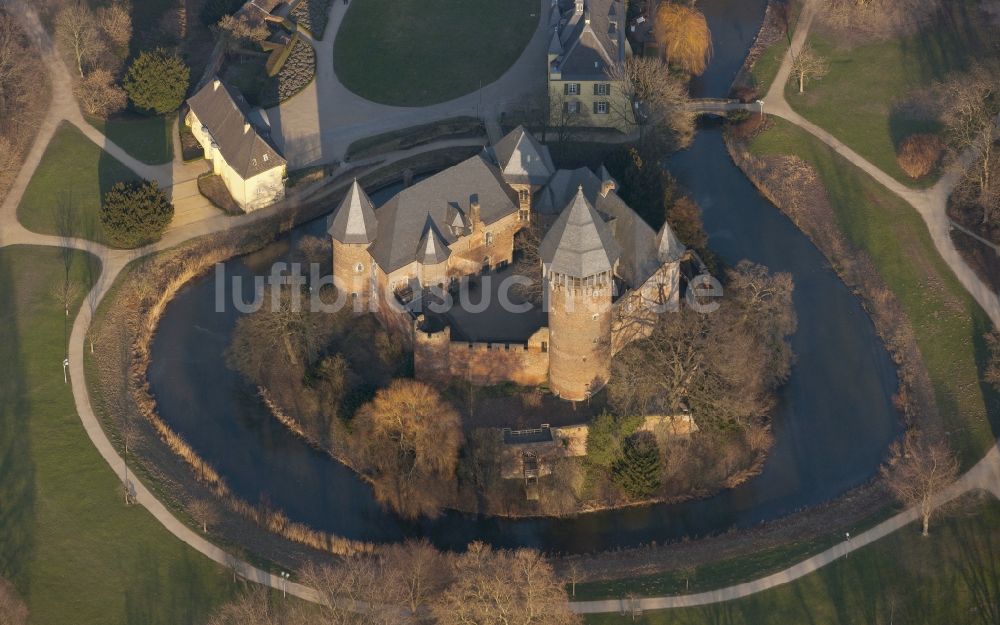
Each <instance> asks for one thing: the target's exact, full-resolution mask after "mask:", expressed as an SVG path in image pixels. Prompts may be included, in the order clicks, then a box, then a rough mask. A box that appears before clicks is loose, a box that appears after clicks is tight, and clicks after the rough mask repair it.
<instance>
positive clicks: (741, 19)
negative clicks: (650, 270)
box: [150, 0, 901, 552]
mask: <svg viewBox="0 0 1000 625" xmlns="http://www.w3.org/2000/svg"><path fill="white" fill-rule="evenodd" d="M699 6H700V7H702V8H703V9H704V10H705V11H706V13H707V14H708V15H709V17H710V23H711V25H712V28H713V31H714V32H716V33H717V34H718V33H733V34H731V35H727V36H731V37H733V40H732V41H730V40H728V39H727V40H725V41H718V40H717V43H716V56H715V61H713V65H712V67H711V68H710V70H709V72H708V73H707V74H706V76H705V77H704V78H703V80H702V81H701V82H702V84H703V89H705V93H709V94H710V95H724V93H723V92H724V90H725V88H726V87H728V84H729V81H730V80H731V78H732V75H733V74H734V73H735V71H736V69H737V68H738V67H739V65H740V63H741V62H742V55H743V54H744V53H745V50H746V47H747V45H748V44H749V39H750V38H751V37H752V36H753V34H754V32H755V31H756V29H757V25H758V24H759V21H760V17H761V15H762V12H763V0H753V1H751V2H744V1H743V0H703V2H702V3H700V4H699ZM754 7H756V8H754ZM727 9H731V10H728V11H727ZM727 20H730V21H728V22H727ZM724 55H725V56H724ZM737 57H738V58H737ZM720 86H721V87H720ZM720 89H721V90H722V91H723V92H720V91H719V90H720ZM668 165H669V167H670V169H671V171H672V172H673V173H674V174H675V175H676V176H677V178H678V179H679V180H680V182H681V183H682V185H683V186H684V187H685V188H686V189H687V190H688V191H689V192H690V193H691V195H693V196H694V197H695V198H696V199H697V200H698V202H699V203H700V204H701V206H702V207H703V208H704V212H705V215H704V216H705V225H706V228H707V230H708V232H709V233H710V238H711V246H712V247H713V248H714V249H715V250H717V251H718V252H719V254H720V255H721V256H722V257H723V259H724V260H726V261H727V262H730V263H734V262H736V261H738V260H740V259H743V258H748V259H750V260H753V261H755V262H759V263H763V264H765V265H768V266H769V267H771V268H772V269H774V270H780V271H789V272H791V273H792V274H793V276H794V278H795V285H796V290H795V306H796V310H797V312H798V317H799V328H798V331H797V332H796V334H795V336H794V337H793V345H794V350H795V352H796V355H797V360H796V363H795V365H794V367H793V370H792V375H791V378H790V380H789V382H788V384H787V385H786V386H785V387H783V388H782V390H781V393H780V402H779V405H778V406H777V408H776V410H775V413H774V415H773V419H774V432H775V438H776V443H775V446H774V448H773V450H772V452H771V455H770V456H769V458H768V461H767V463H766V465H765V467H764V471H763V472H762V473H761V475H759V476H758V477H757V478H755V479H753V480H751V481H750V482H748V483H747V484H745V485H743V486H741V487H739V488H736V489H734V490H732V491H727V492H725V493H722V494H720V495H718V496H715V497H712V498H710V499H706V500H702V501H697V502H691V503H687V504H680V505H657V506H649V507H646V508H641V509H629V510H619V511H610V512H604V513H596V514H591V515H585V516H582V517H579V518H576V519H563V520H553V519H531V520H521V521H512V520H504V519H492V518H477V517H472V516H468V515H460V514H447V515H445V516H443V517H442V518H440V519H437V520H435V521H424V522H420V523H406V522H403V521H400V520H399V519H397V518H396V517H395V516H394V515H392V514H390V513H387V512H384V511H383V510H381V509H380V507H379V506H378V504H376V503H375V501H374V500H373V498H372V495H371V491H370V489H369V488H368V487H367V486H365V485H364V484H362V483H361V482H360V481H359V480H358V479H357V478H356V477H355V476H354V474H353V473H352V472H350V471H349V470H347V469H345V468H343V467H341V466H340V465H339V464H337V463H336V462H334V461H333V460H331V459H330V458H328V457H327V456H326V455H324V454H322V453H320V452H317V451H315V450H313V449H311V448H310V447H308V446H307V445H305V444H304V443H303V442H302V441H301V440H299V439H297V438H295V437H294V436H292V435H291V434H289V433H288V432H287V431H286V430H285V429H284V428H283V427H282V426H280V425H278V424H277V423H276V422H275V421H274V419H272V418H271V417H270V415H269V414H267V412H266V410H265V409H264V408H263V407H262V406H261V405H260V403H259V401H258V400H257V398H256V396H255V395H254V394H253V392H252V389H249V388H247V386H246V385H245V384H244V383H243V382H242V381H241V379H240V378H239V377H238V376H237V375H236V374H235V373H233V372H232V371H230V370H229V369H228V368H227V367H226V365H225V362H224V358H223V356H222V353H223V351H224V350H225V348H226V346H227V345H228V343H229V336H230V333H231V331H232V327H233V324H234V322H235V319H236V313H234V312H232V310H231V309H232V306H230V307H229V309H230V312H229V313H226V314H219V313H215V312H214V307H215V302H214V294H215V288H214V282H213V279H212V277H207V278H204V279H201V280H197V281H194V282H193V283H192V284H190V285H189V286H188V287H187V288H185V289H184V290H183V291H182V292H181V293H180V294H179V295H178V297H177V298H176V299H175V300H174V301H173V302H172V303H171V304H170V305H169V307H168V308H167V311H166V314H165V315H164V317H163V320H162V323H161V326H160V330H159V332H158V333H157V336H156V340H155V343H154V345H153V365H152V367H151V369H150V382H151V384H152V388H153V392H154V393H155V394H156V397H157V400H158V402H159V408H160V412H161V415H162V416H163V418H164V419H165V420H166V421H167V422H168V423H169V424H170V425H171V426H172V427H173V428H175V429H176V430H177V431H178V432H179V433H180V434H181V435H182V436H184V438H185V439H186V440H187V441H188V442H189V443H190V444H191V445H192V447H194V449H195V450H196V451H197V452H198V453H199V454H201V455H202V456H203V457H204V458H206V459H207V460H208V461H209V462H210V463H211V464H212V465H214V466H215V468H216V469H217V470H218V471H219V473H220V474H221V475H222V476H223V477H225V479H226V480H227V481H228V482H229V484H230V486H231V487H232V488H233V490H234V491H235V492H236V493H237V494H239V495H240V496H242V497H243V498H245V499H247V500H248V501H251V502H258V501H267V502H268V503H269V504H270V505H272V506H275V507H277V508H280V509H282V510H284V511H285V512H286V513H287V514H288V516H289V517H290V518H291V519H294V520H296V521H302V522H305V523H307V524H309V525H311V526H313V527H316V528H319V529H323V530H327V531H330V532H333V533H336V534H339V535H342V536H346V537H349V538H355V539H360V540H371V541H389V540H398V539H400V538H402V537H404V536H411V535H412V536H415V535H422V536H427V537H429V538H430V539H431V540H432V541H433V542H435V543H436V544H438V545H439V546H442V547H452V548H457V547H461V546H462V545H464V544H466V543H468V542H469V541H471V540H473V539H479V540H485V541H488V542H491V543H493V544H495V545H498V546H514V545H530V546H537V547H540V548H543V549H546V550H549V551H553V552H578V551H591V550H599V549H608V548H614V547H624V546H631V545H637V544H641V543H648V542H651V541H658V542H663V541H668V540H671V539H677V538H679V537H681V536H684V535H703V534H707V533H714V532H719V531H724V530H726V529H728V528H730V527H734V526H737V527H746V526H750V525H753V524H756V523H759V522H760V521H763V520H768V519H774V518H777V517H780V516H782V515H784V514H787V513H789V512H791V511H794V510H796V509H798V508H802V507H805V506H809V505H812V504H816V503H820V502H823V501H825V500H828V499H831V498H833V497H836V496H837V495H839V494H841V493H843V492H845V491H846V490H848V489H850V488H851V487H853V486H856V485H858V484H860V483H863V482H864V481H866V480H867V479H868V478H870V477H871V476H872V475H873V474H874V473H875V471H876V470H877V467H878V465H879V463H880V461H881V459H882V457H883V454H884V452H885V449H886V447H887V446H888V444H889V442H890V441H891V440H892V439H893V438H894V437H895V436H896V435H897V434H898V432H899V431H900V430H901V427H900V425H899V423H898V421H897V417H896V415H895V413H894V411H893V409H892V407H891V402H890V397H891V395H892V394H893V392H895V371H894V369H893V367H892V363H891V362H890V360H889V357H888V355H887V354H886V352H885V350H884V349H882V347H881V345H880V343H879V341H878V340H877V337H876V336H875V333H874V330H873V327H872V324H871V322H870V320H869V319H868V317H867V316H866V315H865V314H864V312H863V311H862V309H861V307H860V305H859V303H858V301H857V299H856V298H855V297H853V295H852V294H851V293H850V292H849V291H848V290H847V288H846V287H845V286H844V285H843V284H842V283H841V282H840V281H839V280H838V279H837V277H836V275H835V274H834V273H833V272H832V270H831V269H830V268H829V267H828V266H827V264H826V262H825V259H824V258H823V256H822V255H821V254H820V253H819V252H818V251H817V250H816V248H815V247H814V246H813V245H812V244H811V242H810V241H809V240H808V239H807V238H806V237H805V236H804V235H802V234H801V233H800V232H799V231H798V230H797V229H796V228H795V227H794V225H793V224H792V223H791V222H790V221H788V220H787V219H786V218H785V217H784V216H783V215H782V214H781V213H780V212H779V211H778V210H777V209H776V208H775V207H774V206H772V205H771V204H770V203H769V202H767V201H766V200H765V199H763V198H762V197H761V196H760V195H759V194H758V193H757V191H756V190H755V189H754V188H753V186H752V185H751V184H750V182H749V181H748V180H747V179H746V178H745V177H744V176H743V174H742V173H741V172H740V171H739V169H737V168H736V167H735V166H734V165H733V164H732V162H731V161H730V160H729V158H728V155H727V153H726V151H725V147H724V145H723V143H722V138H721V133H720V131H719V130H718V129H717V128H711V127H709V128H705V129H703V130H701V131H700V132H699V133H698V137H697V139H696V140H695V142H694V145H693V146H692V147H691V148H690V149H689V150H687V151H685V152H682V153H679V154H677V155H675V156H674V157H673V158H672V159H671V160H670V161H669V163H668ZM393 191H394V190H386V191H385V192H382V193H380V194H376V196H375V197H374V199H375V201H376V203H380V202H383V201H385V200H386V199H387V198H388V196H389V195H391V193H392V192H393ZM309 233H311V234H317V235H319V234H321V233H322V224H320V223H314V224H310V225H307V226H303V227H302V228H299V229H297V230H296V231H295V232H293V233H292V234H291V235H290V237H286V238H285V239H283V240H282V241H279V242H278V243H276V244H274V245H272V246H270V247H269V248H268V249H266V250H263V251H261V252H259V253H256V254H253V255H250V256H247V257H243V258H239V259H234V260H232V261H230V262H229V263H227V264H226V269H227V272H228V274H229V275H240V276H243V277H244V288H245V290H246V292H247V294H248V295H249V293H250V292H251V289H250V285H249V284H248V282H249V278H250V277H251V276H252V275H254V274H255V272H264V271H267V270H268V268H269V267H270V263H271V262H273V261H274V260H278V259H280V258H282V257H283V256H284V255H285V254H286V253H287V250H288V249H289V247H290V243H292V244H293V243H294V240H295V239H296V238H298V237H301V236H303V235H304V234H309ZM290 240H291V241H290Z"/></svg>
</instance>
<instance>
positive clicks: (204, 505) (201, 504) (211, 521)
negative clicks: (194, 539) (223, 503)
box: [187, 499, 219, 534]
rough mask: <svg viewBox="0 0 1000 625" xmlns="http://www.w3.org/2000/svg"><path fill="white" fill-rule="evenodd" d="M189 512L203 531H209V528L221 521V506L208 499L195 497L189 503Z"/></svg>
mask: <svg viewBox="0 0 1000 625" xmlns="http://www.w3.org/2000/svg"><path fill="white" fill-rule="evenodd" d="M187 509H188V514H190V515H191V518H193V519H194V520H195V522H196V523H197V524H198V525H200V526H201V531H202V532H203V533H205V534H207V533H208V528H209V527H211V526H213V525H215V524H216V523H218V522H219V508H218V507H217V506H216V505H215V503H214V502H211V501H209V500H207V499H195V500H193V501H191V502H190V503H188V505H187Z"/></svg>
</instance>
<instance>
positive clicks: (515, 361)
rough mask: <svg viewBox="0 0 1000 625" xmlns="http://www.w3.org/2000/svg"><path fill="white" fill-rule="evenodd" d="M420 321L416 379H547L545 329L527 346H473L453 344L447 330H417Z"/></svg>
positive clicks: (534, 383)
mask: <svg viewBox="0 0 1000 625" xmlns="http://www.w3.org/2000/svg"><path fill="white" fill-rule="evenodd" d="M420 321H421V320H420V319H418V320H417V322H416V323H415V325H414V333H413V337H414V338H413V369H414V374H415V376H416V378H417V379H418V380H425V381H428V382H439V383H443V382H448V381H449V380H451V379H457V380H466V381H471V382H472V383H473V384H478V385H490V384H500V383H502V382H513V383H515V384H520V385H522V386H538V385H541V384H544V383H545V382H546V380H547V379H548V374H549V353H548V328H541V329H540V330H538V331H537V332H535V334H533V335H532V336H531V338H529V339H528V342H527V343H526V344H525V343H474V342H467V341H452V340H451V330H450V328H447V327H446V328H444V329H443V330H441V331H439V332H425V331H423V330H420V329H419V325H420Z"/></svg>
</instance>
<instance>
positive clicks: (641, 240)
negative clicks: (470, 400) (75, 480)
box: [327, 128, 685, 400]
mask: <svg viewBox="0 0 1000 625" xmlns="http://www.w3.org/2000/svg"><path fill="white" fill-rule="evenodd" d="M616 189H617V183H616V182H615V181H614V179H613V178H612V177H611V175H610V174H609V173H608V171H607V170H606V169H604V168H603V167H601V168H600V169H599V170H598V171H597V172H596V173H595V172H593V171H591V170H589V169H586V168H580V169H574V170H556V169H555V167H554V166H553V164H552V159H551V157H550V155H549V151H548V148H546V147H545V146H544V145H542V144H540V143H539V142H538V141H537V140H536V139H535V138H534V137H532V136H531V135H530V134H529V133H528V132H527V131H525V130H524V129H523V128H517V129H515V130H514V131H513V132H511V133H510V134H508V135H507V136H506V137H504V138H503V139H502V140H501V141H499V142H498V143H497V144H496V145H495V146H493V147H492V148H489V149H486V150H484V151H483V152H481V153H480V154H477V155H475V156H473V157H471V158H469V159H467V160H465V161H462V162H461V163H459V164H457V165H455V166H453V167H450V168H448V169H445V170H444V171H441V172H439V173H437V174H435V175H433V176H431V177H429V178H426V179H425V180H422V181H420V182H418V183H417V184H415V185H413V186H411V187H409V188H407V189H404V190H403V191H401V192H399V193H398V194H397V195H396V196H395V197H394V198H392V199H391V200H389V201H388V202H386V203H385V204H384V205H383V206H381V207H379V208H374V207H373V205H372V202H371V200H370V199H369V198H368V196H367V195H366V194H365V192H364V190H363V189H361V187H360V185H359V184H358V183H357V181H355V182H354V184H353V185H352V187H351V189H350V190H349V191H348V193H347V194H346V196H345V197H344V199H343V200H342V201H341V203H340V205H339V206H338V207H337V209H336V210H335V211H334V212H333V214H332V215H331V216H330V219H329V221H328V223H327V226H328V230H327V231H328V233H329V234H330V237H331V238H332V240H333V268H334V277H335V279H336V280H337V281H338V282H337V284H338V288H341V289H346V290H347V291H348V292H349V293H350V295H351V297H352V298H353V300H354V301H355V303H356V305H357V306H356V309H357V310H375V311H377V312H379V313H380V316H381V317H382V318H383V320H385V321H386V322H387V323H388V324H389V325H390V326H391V327H394V328H397V329H402V330H403V331H406V332H411V333H412V335H411V336H410V338H412V339H413V340H414V358H415V361H414V365H415V370H416V372H417V376H418V377H425V378H427V379H431V378H440V377H448V376H452V377H454V376H459V377H462V378H463V379H471V380H474V381H477V382H479V383H483V384H495V383H498V382H502V381H513V382H516V383H518V384H541V383H548V385H549V387H550V388H551V389H552V390H553V391H554V392H556V393H558V394H560V395H561V396H563V397H565V398H567V399H573V400H577V399H583V398H585V397H587V396H589V395H590V394H591V393H592V392H594V391H595V390H596V389H598V388H600V387H601V386H602V385H603V384H604V383H605V382H606V381H607V378H608V375H609V374H610V364H611V357H612V356H613V355H614V353H615V352H617V351H618V350H619V349H621V348H622V347H623V346H624V345H627V344H628V343H629V342H631V341H633V340H636V339H637V338H641V337H642V336H645V335H647V334H648V332H649V330H650V329H651V327H652V322H653V321H654V319H655V317H654V316H653V315H654V313H652V312H650V311H652V310H654V309H657V310H663V309H664V307H666V308H667V309H669V308H671V307H674V306H676V305H677V303H678V295H679V292H680V289H679V285H680V262H681V260H682V257H683V256H684V254H685V250H684V246H683V245H682V244H681V243H680V241H678V240H677V237H676V236H675V235H674V233H673V231H672V230H671V229H670V226H669V225H666V224H665V225H664V226H663V227H662V229H661V230H660V231H659V232H657V231H655V230H653V229H652V228H651V227H650V226H649V225H648V224H647V223H646V222H645V221H644V220H643V219H642V218H641V217H640V216H639V215H638V214H636V213H635V211H633V210H632V209H631V208H630V207H629V206H628V205H627V204H626V203H625V202H624V201H623V200H622V199H621V198H620V197H619V196H618V194H617V192H616ZM525 194H527V198H525ZM525 207H527V209H526V210H527V213H525ZM536 219H537V220H538V222H539V224H540V226H541V227H542V228H543V229H545V235H544V237H543V238H542V241H541V244H540V245H539V249H538V255H539V257H540V258H541V263H542V274H543V276H544V279H545V282H546V289H547V290H548V298H547V300H548V305H549V308H548V315H547V325H543V326H542V327H540V328H538V329H537V330H534V331H533V332H534V333H533V334H532V335H531V337H530V338H529V339H528V340H527V342H526V343H525V344H524V345H520V346H512V345H510V344H505V345H500V344H497V345H494V344H484V343H483V344H481V343H476V344H473V343H468V342H454V343H452V342H451V333H450V329H449V328H448V327H445V328H444V329H443V330H440V331H428V330H427V329H426V328H421V327H419V326H420V324H419V322H418V323H416V324H414V323H413V320H411V319H410V318H409V317H406V319H405V320H401V317H400V314H398V310H397V311H395V312H394V311H390V310H387V307H386V306H385V305H384V301H385V299H388V298H391V297H393V296H394V294H395V295H398V294H401V293H402V292H405V293H407V294H409V295H410V296H414V297H416V296H417V295H418V294H419V293H418V292H419V291H420V290H421V289H422V288H425V287H429V286H433V285H444V284H448V283H449V282H451V281H452V280H453V279H456V278H458V277H461V276H466V275H471V274H475V273H479V272H481V271H484V270H488V269H492V268H494V267H498V266H503V265H505V264H506V263H508V262H510V261H511V259H512V258H513V254H514V235H515V234H516V233H517V232H518V231H519V230H521V229H522V228H525V227H527V226H528V225H529V224H530V223H531V222H532V221H533V220H536ZM647 304H648V305H647ZM543 319H544V318H543Z"/></svg>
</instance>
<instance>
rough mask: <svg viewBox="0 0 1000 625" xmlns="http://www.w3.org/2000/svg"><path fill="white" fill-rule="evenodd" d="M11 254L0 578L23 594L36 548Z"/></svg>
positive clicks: (2, 357) (2, 372)
mask: <svg viewBox="0 0 1000 625" xmlns="http://www.w3.org/2000/svg"><path fill="white" fill-rule="evenodd" d="M11 256H12V253H11V250H10V248H8V249H6V250H0V293H3V297H0V345H2V346H3V348H2V350H0V577H5V578H9V579H11V580H12V581H13V582H14V583H15V584H16V586H17V588H18V591H19V592H20V593H21V594H22V595H23V596H27V595H28V593H29V590H30V589H29V588H28V584H29V581H28V577H27V575H26V574H25V573H26V571H25V568H26V565H27V563H28V562H29V561H30V560H31V557H32V554H33V553H34V549H35V463H34V459H33V458H32V456H31V447H30V444H29V442H30V431H29V427H28V416H29V409H30V406H29V405H28V401H27V393H28V389H27V385H26V383H25V376H26V371H25V368H26V365H25V363H24V362H23V358H22V355H21V344H20V337H19V336H18V321H19V318H18V303H19V302H18V293H17V289H16V288H15V280H16V277H15V276H14V275H13V274H14V270H15V267H14V266H13V263H12V262H11ZM20 321H21V322H22V323H23V319H21V320H20Z"/></svg>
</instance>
